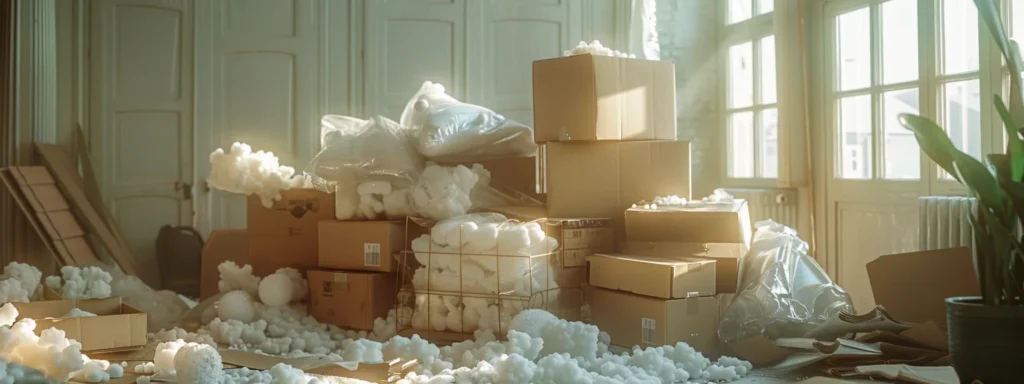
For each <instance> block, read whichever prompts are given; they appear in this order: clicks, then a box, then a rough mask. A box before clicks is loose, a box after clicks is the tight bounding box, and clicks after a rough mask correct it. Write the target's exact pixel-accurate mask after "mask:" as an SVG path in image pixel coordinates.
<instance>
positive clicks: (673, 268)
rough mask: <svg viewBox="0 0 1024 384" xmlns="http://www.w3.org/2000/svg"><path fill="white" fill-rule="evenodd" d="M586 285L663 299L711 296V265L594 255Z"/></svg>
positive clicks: (701, 261)
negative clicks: (588, 282)
mask: <svg viewBox="0 0 1024 384" xmlns="http://www.w3.org/2000/svg"><path fill="white" fill-rule="evenodd" d="M587 260H588V261H589V262H590V263H589V265H590V280H589V281H590V285H593V286H595V287H601V288H608V289H614V290H619V291H626V292H632V293H635V294H638V295H644V296H652V297H658V298H663V299H684V298H688V297H700V296H714V295H715V261H714V260H707V259H696V258H676V259H670V258H663V257H657V256H633V255H624V254H597V255H591V256H589V257H587Z"/></svg>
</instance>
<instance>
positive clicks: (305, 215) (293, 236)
mask: <svg viewBox="0 0 1024 384" xmlns="http://www.w3.org/2000/svg"><path fill="white" fill-rule="evenodd" d="M281 195H282V198H281V199H280V200H277V201H275V202H274V205H273V206H271V207H270V208H267V207H264V206H263V204H262V203H261V202H260V199H259V198H258V197H256V196H249V201H248V206H247V209H246V215H247V216H246V223H247V225H248V228H247V230H248V234H249V264H250V265H252V269H253V274H254V275H256V276H266V275H269V274H271V273H274V271H276V270H277V269H278V268H284V267H292V268H295V269H298V270H299V271H305V270H307V269H310V268H316V266H317V223H319V222H320V221H322V220H334V195H331V194H328V193H324V192H321V191H318V190H316V189H312V188H301V189H289V190H284V191H281Z"/></svg>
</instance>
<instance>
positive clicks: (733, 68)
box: [729, 42, 754, 108]
mask: <svg viewBox="0 0 1024 384" xmlns="http://www.w3.org/2000/svg"><path fill="white" fill-rule="evenodd" d="M753 57H754V45H753V43H751V42H746V43H743V44H739V45H734V46H731V47H729V107H732V108H743V107H749V106H751V105H752V104H754V60H753Z"/></svg>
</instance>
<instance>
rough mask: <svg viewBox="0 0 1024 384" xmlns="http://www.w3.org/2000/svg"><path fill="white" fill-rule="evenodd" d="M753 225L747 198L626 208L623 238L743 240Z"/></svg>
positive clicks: (710, 240) (732, 241) (735, 241)
mask: <svg viewBox="0 0 1024 384" xmlns="http://www.w3.org/2000/svg"><path fill="white" fill-rule="evenodd" d="M752 232H753V227H752V225H751V223H750V210H749V208H747V202H746V201H744V200H742V199H741V200H736V201H735V202H734V203H733V204H724V205H723V204H704V205H697V206H689V205H687V206H683V207H658V208H657V209H646V208H643V207H637V208H630V209H627V210H626V240H628V241H677V242H701V243H743V244H746V245H747V246H748V247H749V246H750V238H751V236H752Z"/></svg>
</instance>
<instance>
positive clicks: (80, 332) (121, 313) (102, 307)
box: [12, 297, 147, 352]
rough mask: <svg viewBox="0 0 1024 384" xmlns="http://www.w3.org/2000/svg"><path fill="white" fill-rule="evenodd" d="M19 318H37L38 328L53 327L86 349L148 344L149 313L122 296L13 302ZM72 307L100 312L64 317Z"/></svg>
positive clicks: (99, 349)
mask: <svg viewBox="0 0 1024 384" xmlns="http://www.w3.org/2000/svg"><path fill="white" fill-rule="evenodd" d="M12 304H14V307H15V308H16V309H17V310H18V319H23V318H30V319H34V320H35V321H36V331H37V332H41V331H42V330H44V329H48V328H50V327H53V328H57V329H59V330H61V331H64V333H65V334H67V338H69V339H75V340H78V342H79V343H82V351H83V352H92V351H101V352H104V351H116V350H125V349H134V348H141V347H143V346H145V345H146V343H147V340H146V313H145V312H142V311H140V310H138V309H135V308H132V307H131V306H129V305H127V304H124V303H123V302H122V301H121V298H120V297H109V298H106V299H88V300H51V301H34V302H31V303H12ZM72 308H78V309H81V310H83V311H86V312H92V313H95V314H96V316H95V317H93V316H90V317H73V318H63V317H62V316H64V315H66V314H67V313H68V311H70V310H71V309H72Z"/></svg>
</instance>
